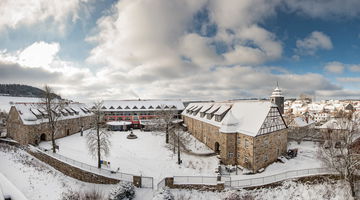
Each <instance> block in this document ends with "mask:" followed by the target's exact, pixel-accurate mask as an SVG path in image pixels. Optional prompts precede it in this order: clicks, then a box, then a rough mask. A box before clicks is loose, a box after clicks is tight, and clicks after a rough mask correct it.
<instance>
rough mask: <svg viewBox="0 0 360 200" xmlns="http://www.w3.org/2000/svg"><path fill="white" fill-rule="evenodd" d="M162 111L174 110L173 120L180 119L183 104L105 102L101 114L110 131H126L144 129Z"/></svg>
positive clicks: (180, 102) (142, 101)
mask: <svg viewBox="0 0 360 200" xmlns="http://www.w3.org/2000/svg"><path fill="white" fill-rule="evenodd" d="M162 109H164V110H170V109H171V110H174V111H175V112H177V113H178V115H177V116H175V118H180V114H181V112H182V111H183V110H184V104H183V102H182V101H180V100H140V99H139V100H107V101H104V102H103V105H102V107H101V112H102V113H103V115H104V120H105V121H107V122H108V126H109V128H110V129H111V130H128V129H129V128H144V126H146V125H147V124H149V121H150V120H151V119H154V118H156V116H157V112H159V111H160V110H162ZM109 122H110V123H109Z"/></svg>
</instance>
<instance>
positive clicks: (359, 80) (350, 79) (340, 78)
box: [336, 77, 360, 83]
mask: <svg viewBox="0 0 360 200" xmlns="http://www.w3.org/2000/svg"><path fill="white" fill-rule="evenodd" d="M336 80H338V81H340V82H349V83H352V82H360V78H359V77H339V78H337V79H336Z"/></svg>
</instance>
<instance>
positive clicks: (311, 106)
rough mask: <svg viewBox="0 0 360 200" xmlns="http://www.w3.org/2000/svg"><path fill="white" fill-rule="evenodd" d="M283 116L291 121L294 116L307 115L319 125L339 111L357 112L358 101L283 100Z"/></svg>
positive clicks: (359, 107)
mask: <svg viewBox="0 0 360 200" xmlns="http://www.w3.org/2000/svg"><path fill="white" fill-rule="evenodd" d="M284 104H285V108H284V112H285V118H286V120H288V121H289V123H291V121H293V119H294V118H296V117H299V116H300V117H305V115H306V116H308V117H309V119H310V120H313V121H315V124H316V126H321V125H323V124H325V123H326V122H328V121H329V120H331V119H332V118H335V117H336V114H337V113H338V112H340V111H343V112H347V113H349V112H358V111H360V101H355V100H322V101H317V102H313V101H311V99H309V98H305V99H301V98H300V99H297V100H295V99H293V100H286V101H285V103H284Z"/></svg>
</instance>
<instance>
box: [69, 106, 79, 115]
mask: <svg viewBox="0 0 360 200" xmlns="http://www.w3.org/2000/svg"><path fill="white" fill-rule="evenodd" d="M70 109H71V110H72V111H74V113H75V115H78V114H79V111H76V110H75V109H73V108H70Z"/></svg>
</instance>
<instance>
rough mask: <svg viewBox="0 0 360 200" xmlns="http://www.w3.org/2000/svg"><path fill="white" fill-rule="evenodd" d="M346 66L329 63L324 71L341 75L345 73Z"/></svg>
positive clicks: (338, 63)
mask: <svg viewBox="0 0 360 200" xmlns="http://www.w3.org/2000/svg"><path fill="white" fill-rule="evenodd" d="M344 69H345V66H344V64H343V63H340V62H329V63H327V64H326V65H325V67H324V70H325V71H326V72H328V73H333V74H341V73H343V71H344Z"/></svg>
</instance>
